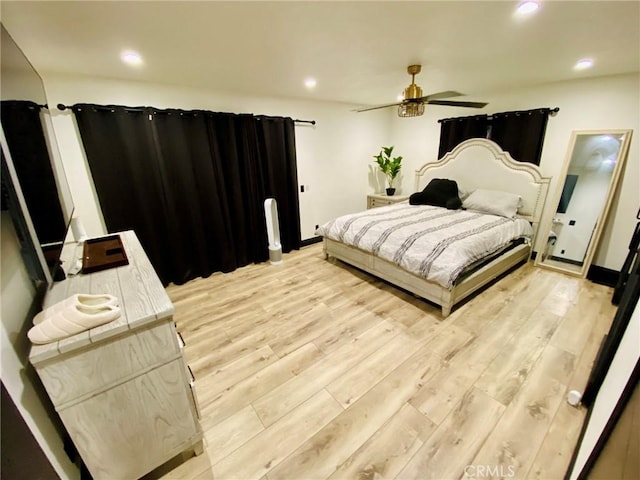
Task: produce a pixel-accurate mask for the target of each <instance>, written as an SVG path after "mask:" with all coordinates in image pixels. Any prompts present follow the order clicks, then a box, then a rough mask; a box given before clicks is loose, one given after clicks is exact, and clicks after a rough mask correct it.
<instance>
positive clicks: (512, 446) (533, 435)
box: [472, 345, 575, 478]
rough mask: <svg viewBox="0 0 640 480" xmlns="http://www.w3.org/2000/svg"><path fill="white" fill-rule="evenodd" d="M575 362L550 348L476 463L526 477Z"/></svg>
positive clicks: (499, 423) (562, 395) (509, 407)
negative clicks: (497, 467)
mask: <svg viewBox="0 0 640 480" xmlns="http://www.w3.org/2000/svg"><path fill="white" fill-rule="evenodd" d="M574 363H575V357H574V355H572V354H571V353H568V352H565V351H564V350H561V349H559V348H557V347H554V346H552V345H547V347H546V348H545V350H544V352H543V353H542V355H541V356H540V358H539V360H538V362H537V364H536V365H535V367H534V369H533V371H532V372H531V373H530V375H529V376H528V378H527V380H526V381H525V383H524V385H523V386H522V388H521V389H520V391H519V392H518V394H517V395H516V396H515V398H514V399H513V401H512V402H511V403H510V404H509V406H508V407H507V409H506V410H505V412H504V414H503V416H502V418H501V419H500V421H499V422H498V424H497V425H496V428H495V429H494V430H493V432H492V433H491V435H490V436H489V438H488V439H487V441H486V442H485V444H484V445H483V447H482V449H481V450H480V452H479V453H478V455H476V457H475V458H474V459H473V462H472V463H473V464H474V465H493V466H499V467H501V470H502V471H513V472H514V473H515V476H516V477H524V476H526V474H527V473H528V472H529V470H530V468H531V465H532V464H533V462H534V461H535V457H536V454H537V453H538V450H539V449H540V446H541V445H542V442H543V441H544V438H545V436H546V434H547V432H548V430H549V427H550V425H551V423H552V420H553V418H554V417H555V414H556V412H557V410H558V408H559V406H560V403H561V402H563V401H564V399H565V394H566V384H567V383H568V380H569V378H570V377H571V374H572V373H573V369H574ZM490 478H493V477H490Z"/></svg>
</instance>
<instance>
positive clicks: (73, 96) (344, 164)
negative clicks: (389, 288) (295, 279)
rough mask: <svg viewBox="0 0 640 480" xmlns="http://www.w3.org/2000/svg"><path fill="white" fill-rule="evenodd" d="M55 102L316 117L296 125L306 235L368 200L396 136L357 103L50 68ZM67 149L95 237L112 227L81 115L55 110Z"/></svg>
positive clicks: (383, 116) (82, 210) (384, 120)
mask: <svg viewBox="0 0 640 480" xmlns="http://www.w3.org/2000/svg"><path fill="white" fill-rule="evenodd" d="M43 80H44V83H45V90H46V92H47V100H48V102H49V105H57V104H58V103H63V104H65V105H72V104H74V103H96V104H118V105H127V106H140V105H146V106H153V107H158V108H182V109H206V110H212V111H224V112H235V113H247V112H250V113H255V114H264V115H274V116H289V117H292V118H300V119H304V120H315V121H316V122H317V123H316V125H315V126H310V125H306V124H299V125H298V126H296V150H297V161H298V183H299V184H300V185H304V186H305V193H302V194H300V217H301V228H302V238H303V239H306V238H311V237H313V236H314V230H315V225H316V224H321V223H324V222H326V221H328V220H330V219H331V218H333V217H335V216H337V215H341V214H344V213H348V212H353V211H357V210H363V209H364V208H365V207H366V194H367V193H368V192H370V191H371V187H370V186H369V183H368V172H369V164H370V160H373V159H372V158H371V156H372V155H374V154H376V153H377V152H378V151H379V149H380V146H381V145H385V144H386V143H387V141H388V132H389V122H390V117H389V116H388V115H387V113H386V112H370V113H368V114H366V115H365V114H357V113H354V112H351V111H350V108H352V107H351V106H349V105H345V104H340V103H328V102H312V101H302V100H292V99H281V98H266V97H254V96H247V95H238V94H234V93H228V92H212V91H207V90H198V89H190V88H183V87H178V86H169V85H159V84H149V83H142V82H123V81H116V80H108V79H98V78H87V77H78V76H73V77H72V76H62V75H47V74H44V75H43ZM52 121H53V126H54V129H55V133H56V137H57V140H58V146H59V148H60V155H61V157H62V160H63V163H64V165H65V170H66V173H67V176H68V178H69V184H70V188H71V193H72V196H73V199H74V203H75V206H76V212H77V213H78V216H79V217H80V219H81V221H82V223H83V224H84V226H85V228H86V230H87V233H88V234H89V236H97V235H101V234H104V233H106V230H105V227H104V220H103V219H102V215H101V213H100V208H99V206H98V203H97V196H96V194H95V190H94V187H93V183H92V182H91V181H90V175H89V170H88V167H87V163H86V158H85V157H84V153H83V149H82V146H81V141H80V137H79V135H78V132H77V127H76V124H75V119H74V115H73V114H72V113H71V112H69V111H68V110H67V111H65V112H60V111H58V110H55V109H54V110H52Z"/></svg>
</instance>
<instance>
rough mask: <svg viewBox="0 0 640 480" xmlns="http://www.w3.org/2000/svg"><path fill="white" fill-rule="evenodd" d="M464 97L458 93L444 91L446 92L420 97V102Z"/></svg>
mask: <svg viewBox="0 0 640 480" xmlns="http://www.w3.org/2000/svg"><path fill="white" fill-rule="evenodd" d="M462 96H464V93H460V92H452V91H450V90H449V91H446V92H438V93H432V94H431V95H427V96H426V97H422V98H421V100H423V101H425V102H426V101H429V100H437V99H439V98H451V97H462Z"/></svg>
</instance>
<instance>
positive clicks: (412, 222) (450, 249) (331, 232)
mask: <svg viewBox="0 0 640 480" xmlns="http://www.w3.org/2000/svg"><path fill="white" fill-rule="evenodd" d="M316 234H318V235H321V236H323V237H328V238H331V239H332V240H336V241H339V242H342V243H346V244H348V245H351V246H353V247H357V248H359V249H361V250H365V251H367V252H371V253H373V254H374V255H377V256H379V257H381V258H384V259H385V260H388V261H390V262H392V263H395V264H396V265H398V266H400V267H402V268H404V269H405V270H408V271H410V272H412V273H414V274H416V275H419V276H421V277H424V278H426V279H427V280H430V281H433V282H436V283H438V284H440V285H441V286H443V287H445V288H448V289H450V288H452V286H453V284H454V282H455V280H456V278H457V277H458V276H459V275H460V273H461V272H462V271H463V270H464V269H465V267H467V266H469V265H471V264H472V263H473V262H475V261H477V260H479V259H481V258H484V257H486V256H488V255H491V254H492V253H494V252H496V251H498V250H500V249H501V248H504V247H505V246H506V245H507V244H508V243H509V242H511V241H512V240H514V239H517V238H522V237H526V238H531V235H532V234H533V230H532V228H531V225H530V224H529V222H528V221H526V220H524V219H522V218H513V219H512V218H505V217H499V216H495V215H486V214H480V213H475V212H471V211H465V210H447V209H445V208H441V207H431V206H426V205H409V204H406V203H401V204H395V205H390V206H387V207H380V208H374V209H371V210H366V211H364V212H359V213H355V214H350V215H344V216H342V217H338V218H336V219H335V220H332V221H330V222H327V223H325V224H324V225H322V226H320V227H319V228H318V230H317V231H316Z"/></svg>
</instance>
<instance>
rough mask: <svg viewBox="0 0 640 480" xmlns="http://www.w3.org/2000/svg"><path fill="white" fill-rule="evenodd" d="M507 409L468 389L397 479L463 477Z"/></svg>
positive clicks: (489, 398)
mask: <svg viewBox="0 0 640 480" xmlns="http://www.w3.org/2000/svg"><path fill="white" fill-rule="evenodd" d="M505 408H506V407H505V406H504V405H502V404H501V403H500V402H498V401H496V400H494V399H493V398H491V397H490V396H488V395H486V394H485V393H483V392H481V391H480V390H478V389H475V388H472V389H470V390H468V391H467V392H466V393H465V394H464V396H463V397H462V398H461V399H460V402H458V404H457V405H456V406H455V408H454V409H453V411H452V412H451V414H450V415H449V416H448V417H447V418H446V419H445V420H444V421H443V422H442V423H441V424H440V426H439V427H438V428H437V430H436V431H435V433H434V434H433V435H432V436H430V437H429V438H428V439H427V441H426V442H425V443H424V445H423V446H422V447H421V448H420V449H419V450H418V451H417V452H416V454H415V455H414V456H413V457H412V458H411V460H410V461H409V462H408V463H407V465H406V466H405V468H404V469H403V470H402V471H401V472H400V474H399V475H398V478H415V479H417V478H420V479H441V478H460V477H461V476H463V475H464V469H465V467H466V466H467V465H469V464H470V463H471V462H472V461H473V459H474V458H475V456H476V454H477V453H478V451H479V450H480V448H481V447H482V445H483V443H484V441H485V440H486V439H487V437H488V436H489V435H490V434H491V432H492V431H493V428H494V427H495V425H496V424H497V423H498V420H499V419H500V416H501V415H502V413H503V412H504V410H505Z"/></svg>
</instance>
